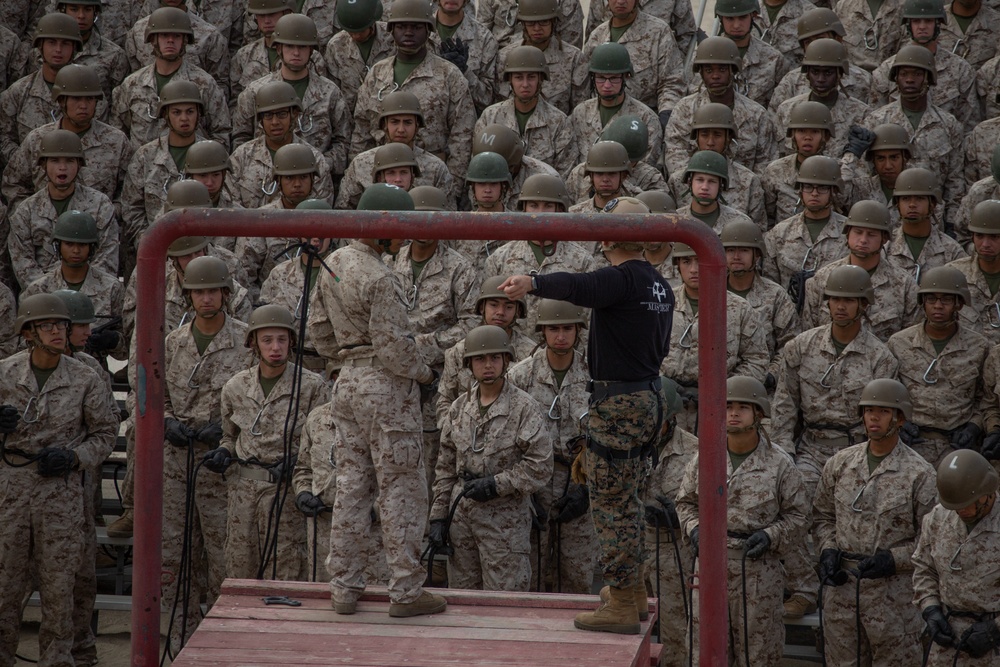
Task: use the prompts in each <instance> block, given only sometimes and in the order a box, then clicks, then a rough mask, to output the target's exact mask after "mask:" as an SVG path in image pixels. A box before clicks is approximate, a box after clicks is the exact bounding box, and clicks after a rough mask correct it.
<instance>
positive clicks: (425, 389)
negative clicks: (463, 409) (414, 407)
mask: <svg viewBox="0 0 1000 667" xmlns="http://www.w3.org/2000/svg"><path fill="white" fill-rule="evenodd" d="M440 381H441V374H440V373H438V372H437V371H436V370H434V369H433V368H432V369H431V381H430V382H428V383H427V384H422V385H420V400H422V401H426V400H428V399H430V397H431V396H433V395H434V392H436V391H437V390H438V383H439V382H440Z"/></svg>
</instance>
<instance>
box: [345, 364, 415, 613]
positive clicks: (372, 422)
mask: <svg viewBox="0 0 1000 667" xmlns="http://www.w3.org/2000/svg"><path fill="white" fill-rule="evenodd" d="M414 392H417V393H419V392H418V389H417V388H416V387H415V386H414V384H413V382H412V381H410V380H407V379H405V378H402V377H399V376H393V375H389V374H388V373H384V372H372V371H365V370H358V369H353V368H345V369H344V370H343V371H342V372H341V374H340V377H339V378H338V379H337V382H336V384H334V388H333V420H334V424H335V425H336V427H337V428H336V432H337V435H336V439H335V440H334V442H333V451H334V455H333V458H334V460H336V462H337V496H336V499H335V500H334V502H333V525H334V526H335V527H336V529H335V530H333V531H332V532H331V539H330V558H329V561H328V569H329V571H330V577H331V579H330V592H331V595H332V596H333V600H334V601H336V602H352V601H355V600H357V599H358V598H359V597H360V596H361V594H362V593H363V592H364V590H365V585H366V584H365V571H366V569H367V567H368V563H369V562H370V561H371V560H373V559H374V558H375V557H376V556H377V555H378V554H377V553H373V552H372V544H373V542H372V531H373V530H377V527H376V526H375V525H374V524H373V521H372V508H373V507H374V506H375V503H376V501H377V502H378V507H379V512H380V515H381V520H382V540H383V543H384V548H385V557H386V560H387V561H388V565H389V597H390V599H391V600H392V602H396V603H404V604H405V603H409V602H413V601H414V600H416V599H417V598H418V597H419V596H420V594H421V593H422V592H423V582H424V578H425V576H426V573H425V572H424V570H423V567H422V566H421V565H420V547H421V545H422V542H423V536H424V532H425V531H426V529H427V512H428V499H427V495H428V494H427V478H426V473H425V470H424V461H423V458H424V457H423V442H422V438H421V432H420V430H421V429H420V413H419V402H418V401H419V398H417V397H414V396H413V393H414ZM407 406H409V407H407Z"/></svg>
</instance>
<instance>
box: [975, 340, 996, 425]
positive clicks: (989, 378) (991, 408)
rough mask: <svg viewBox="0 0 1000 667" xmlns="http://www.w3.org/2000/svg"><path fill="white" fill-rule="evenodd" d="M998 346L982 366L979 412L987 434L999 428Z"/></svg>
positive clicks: (991, 351)
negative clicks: (981, 393) (981, 390)
mask: <svg viewBox="0 0 1000 667" xmlns="http://www.w3.org/2000/svg"><path fill="white" fill-rule="evenodd" d="M998 367H1000V346H997V347H994V348H993V349H992V350H990V353H989V355H988V356H987V357H986V362H985V363H984V364H983V376H982V377H983V396H982V399H981V401H980V404H979V405H980V411H981V412H982V415H983V430H984V431H986V432H987V433H989V432H990V431H993V430H994V429H998V428H1000V396H998V390H1000V373H998V372H997V370H998Z"/></svg>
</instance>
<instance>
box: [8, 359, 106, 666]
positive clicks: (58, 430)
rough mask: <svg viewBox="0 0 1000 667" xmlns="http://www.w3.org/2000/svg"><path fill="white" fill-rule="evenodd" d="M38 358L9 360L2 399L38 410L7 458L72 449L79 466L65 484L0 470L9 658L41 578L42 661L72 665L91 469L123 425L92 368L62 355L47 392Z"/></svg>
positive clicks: (31, 470)
mask: <svg viewBox="0 0 1000 667" xmlns="http://www.w3.org/2000/svg"><path fill="white" fill-rule="evenodd" d="M29 359H30V352H29V351H23V352H19V353H17V354H14V355H13V356H10V357H7V358H6V359H4V360H3V361H0V402H3V403H5V404H9V405H13V406H14V407H15V408H17V410H18V412H19V413H21V414H22V415H23V414H25V410H28V409H29V407H30V408H31V409H32V410H34V411H35V414H34V419H33V420H32V421H25V420H23V419H22V420H21V421H20V422H19V423H18V425H17V430H15V431H14V432H13V433H11V434H10V435H8V436H6V438H5V447H6V448H7V457H11V458H14V459H17V458H18V457H17V456H15V454H14V452H17V453H18V454H21V453H23V454H22V456H29V457H30V456H35V455H37V454H38V453H39V452H40V451H41V450H42V448H43V447H47V446H56V447H65V448H67V449H70V450H71V451H73V452H74V453H75V454H76V456H77V458H78V460H79V469H78V470H75V471H73V472H70V473H69V474H68V475H67V477H66V478H59V477H42V476H41V475H39V474H38V466H37V464H32V465H29V466H25V467H13V466H10V465H8V464H6V463H3V464H0V487H2V488H3V489H4V492H3V497H2V499H3V504H4V522H3V529H2V531H0V581H2V582H3V584H2V585H0V662H2V663H3V664H4V665H13V664H14V662H15V658H14V652H15V650H16V649H17V644H18V635H19V633H20V619H21V610H22V606H23V602H24V599H25V598H26V597H27V594H28V592H29V591H28V588H29V583H30V582H31V581H32V576H31V573H36V574H37V577H38V586H39V592H40V593H41V599H42V614H43V616H42V618H43V621H42V626H41V632H40V637H39V640H40V647H39V649H40V658H39V662H40V663H41V664H46V665H72V664H74V659H73V657H72V656H71V655H70V650H71V647H72V646H73V640H74V636H73V635H74V623H73V620H74V618H73V617H74V584H75V582H76V574H77V571H78V570H79V569H80V566H81V563H80V560H81V558H82V555H83V546H84V542H85V540H84V537H83V530H84V523H85V519H84V513H85V512H84V510H83V508H84V498H83V496H84V491H83V488H84V487H83V474H84V473H83V471H85V470H96V469H98V468H99V467H100V466H101V463H102V462H103V461H104V459H105V458H107V456H108V455H109V454H110V453H111V450H112V448H113V447H114V443H115V436H116V434H117V433H118V420H117V417H116V416H115V415H114V414H113V413H112V410H111V406H110V405H109V404H108V392H107V389H106V387H105V385H104V384H103V383H102V381H101V379H100V378H99V377H98V376H97V374H96V373H94V372H92V371H91V370H90V369H89V368H87V366H86V365H85V364H83V363H82V362H80V361H77V360H76V359H73V358H71V357H66V356H63V357H61V358H60V359H59V364H58V366H57V367H56V368H55V370H54V371H53V373H52V375H51V376H49V378H48V380H47V381H46V382H45V385H44V387H43V388H42V389H41V390H39V389H38V383H37V381H36V379H35V374H34V373H33V372H32V370H31V367H30V361H29ZM29 403H30V406H29ZM29 415H30V412H29ZM17 462H18V463H23V460H18V461H17Z"/></svg>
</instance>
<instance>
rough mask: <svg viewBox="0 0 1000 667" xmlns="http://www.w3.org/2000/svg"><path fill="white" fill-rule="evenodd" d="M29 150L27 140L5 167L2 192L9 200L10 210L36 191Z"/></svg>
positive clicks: (1, 186) (0, 186)
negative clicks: (29, 160)
mask: <svg viewBox="0 0 1000 667" xmlns="http://www.w3.org/2000/svg"><path fill="white" fill-rule="evenodd" d="M27 150H28V143H27V142H26V141H25V142H23V143H22V144H20V145H19V146H18V148H17V150H15V151H14V153H13V155H11V156H10V160H9V161H8V162H7V166H6V167H5V168H4V169H3V182H2V185H0V193H2V194H3V196H4V199H6V200H7V204H8V206H9V207H10V210H13V209H14V208H15V207H16V206H17V205H18V204H20V203H21V202H22V201H24V200H25V199H27V198H28V197H30V196H31V195H32V194H33V193H34V192H35V184H34V182H33V180H32V178H31V165H30V164H29V163H28V155H27Z"/></svg>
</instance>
